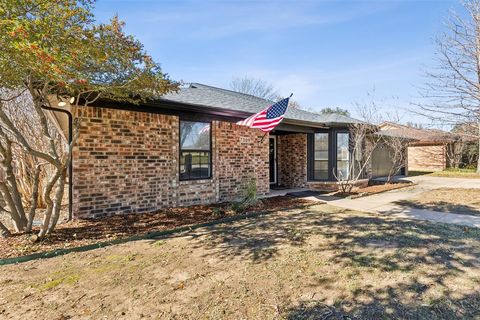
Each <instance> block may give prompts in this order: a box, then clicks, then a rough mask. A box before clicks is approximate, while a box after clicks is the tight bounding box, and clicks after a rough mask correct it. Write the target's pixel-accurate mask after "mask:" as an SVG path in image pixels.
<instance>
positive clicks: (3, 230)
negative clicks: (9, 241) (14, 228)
mask: <svg viewBox="0 0 480 320" xmlns="http://www.w3.org/2000/svg"><path fill="white" fill-rule="evenodd" d="M9 236H10V231H9V230H8V229H7V227H5V225H4V224H3V223H2V222H1V221H0V237H2V238H6V237H9Z"/></svg>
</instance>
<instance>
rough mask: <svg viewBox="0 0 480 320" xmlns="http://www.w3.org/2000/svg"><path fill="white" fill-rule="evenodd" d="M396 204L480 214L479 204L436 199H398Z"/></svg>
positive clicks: (432, 209) (449, 211) (457, 212)
mask: <svg viewBox="0 0 480 320" xmlns="http://www.w3.org/2000/svg"><path fill="white" fill-rule="evenodd" d="M395 204H398V205H401V206H405V207H410V208H415V209H422V210H431V211H439V212H448V213H456V214H467V215H471V216H480V209H479V207H478V206H477V207H475V206H469V205H463V204H454V203H450V202H446V201H435V203H418V202H416V201H415V200H400V201H396V202H395Z"/></svg>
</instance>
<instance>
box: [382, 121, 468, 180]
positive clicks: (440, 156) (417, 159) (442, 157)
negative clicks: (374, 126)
mask: <svg viewBox="0 0 480 320" xmlns="http://www.w3.org/2000/svg"><path fill="white" fill-rule="evenodd" d="M379 128H380V132H382V133H384V134H392V135H397V136H401V137H404V138H406V139H409V140H410V142H409V143H408V147H407V153H408V155H407V159H408V160H407V167H408V170H410V171H442V170H445V169H446V168H447V167H448V166H449V153H451V150H453V148H454V144H455V142H456V141H457V140H458V138H459V137H458V135H455V134H452V133H450V132H446V131H442V130H437V129H420V128H414V127H410V126H406V125H401V124H397V123H392V122H384V123H382V124H380V126H379Z"/></svg>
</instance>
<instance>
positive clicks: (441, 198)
mask: <svg viewBox="0 0 480 320" xmlns="http://www.w3.org/2000/svg"><path fill="white" fill-rule="evenodd" d="M397 203H398V204H401V205H404V206H408V207H413V208H418V209H426V210H433V211H440V212H450V213H458V214H468V215H475V216H480V189H461V188H439V189H434V190H429V191H426V192H423V193H422V194H420V195H418V196H416V197H415V198H411V199H408V200H401V201H398V202H397Z"/></svg>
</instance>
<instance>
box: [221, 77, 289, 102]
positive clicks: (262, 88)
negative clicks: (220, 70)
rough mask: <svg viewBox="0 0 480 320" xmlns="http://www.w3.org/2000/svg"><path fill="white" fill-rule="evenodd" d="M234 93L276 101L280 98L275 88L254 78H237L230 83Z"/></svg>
mask: <svg viewBox="0 0 480 320" xmlns="http://www.w3.org/2000/svg"><path fill="white" fill-rule="evenodd" d="M230 88H231V89H232V90H233V91H237V92H241V93H246V94H250V95H252V96H255V97H259V98H263V99H267V100H272V101H276V100H278V97H279V96H280V95H279V94H278V92H277V90H275V88H274V86H273V85H272V84H270V83H268V82H267V81H265V80H261V79H255V78H252V77H243V78H240V77H236V78H233V80H232V81H231V82H230Z"/></svg>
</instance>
